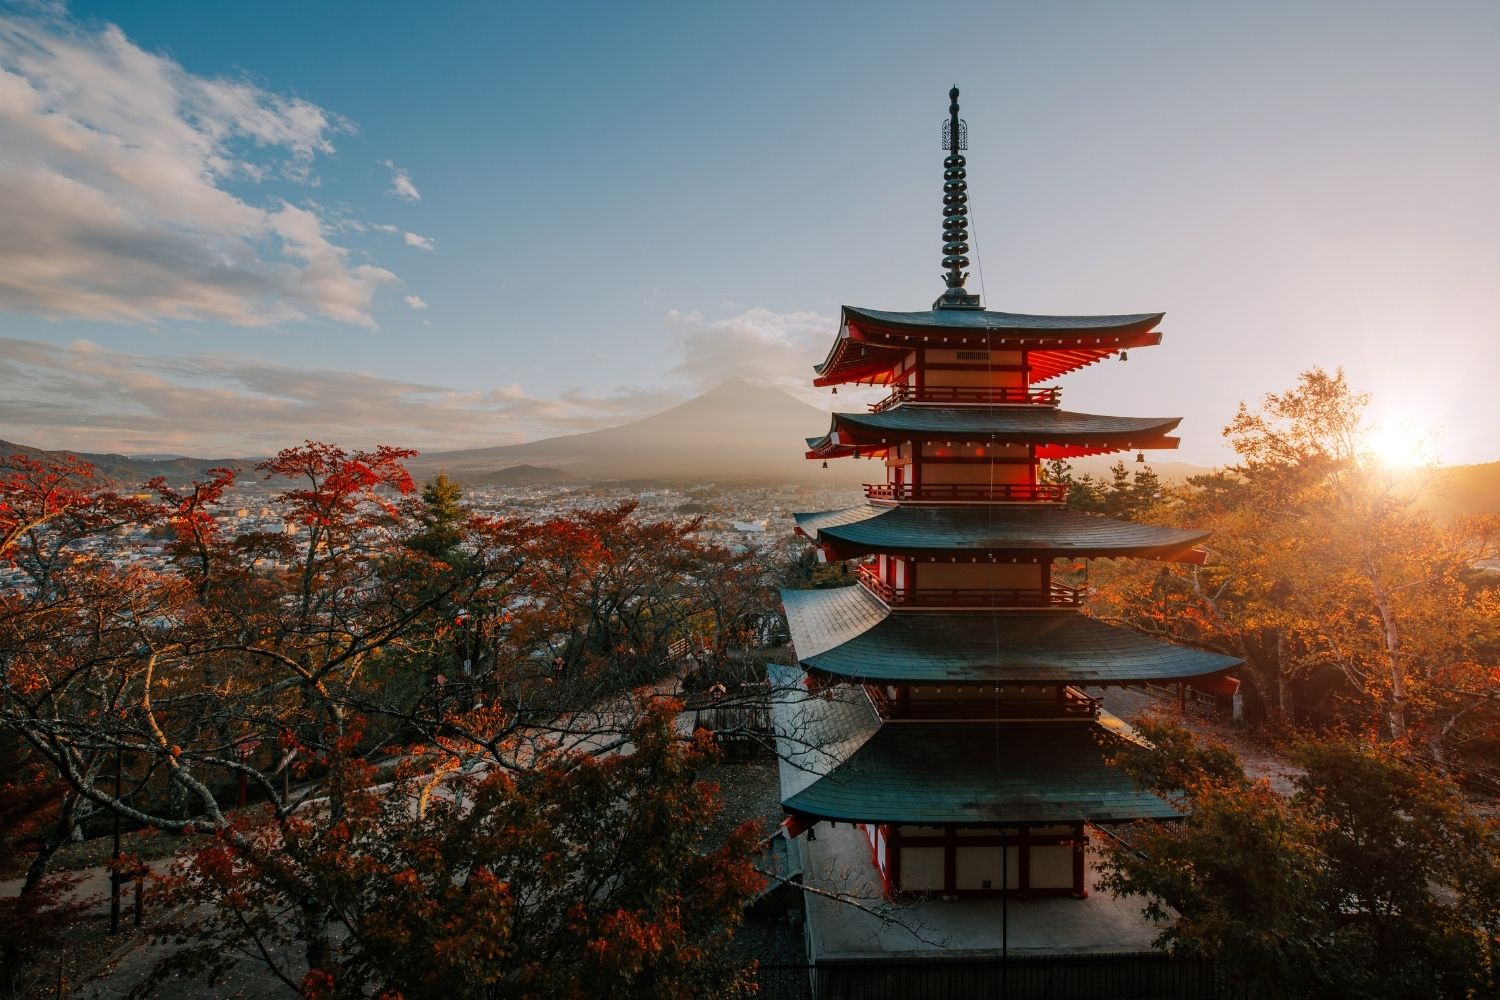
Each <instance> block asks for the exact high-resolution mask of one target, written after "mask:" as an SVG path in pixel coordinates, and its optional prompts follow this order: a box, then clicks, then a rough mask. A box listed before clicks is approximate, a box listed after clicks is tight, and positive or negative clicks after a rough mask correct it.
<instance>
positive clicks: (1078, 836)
mask: <svg viewBox="0 0 1500 1000" xmlns="http://www.w3.org/2000/svg"><path fill="white" fill-rule="evenodd" d="M1088 842H1089V841H1088V838H1087V837H1086V836H1084V833H1083V824H1082V823H1079V824H1078V825H1077V826H1075V827H1074V828H1073V898H1074V899H1087V898H1088V895H1089V887H1088V886H1087V885H1086V884H1085V882H1084V877H1083V869H1084V863H1083V861H1084V854H1085V853H1086V850H1085V849H1086V848H1087V846H1088Z"/></svg>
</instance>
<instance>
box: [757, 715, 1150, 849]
mask: <svg viewBox="0 0 1500 1000" xmlns="http://www.w3.org/2000/svg"><path fill="white" fill-rule="evenodd" d="M1117 739H1118V738H1117V737H1114V736H1112V735H1110V734H1109V733H1108V732H1107V731H1106V730H1104V729H1103V728H1102V727H1100V726H1098V725H1095V724H1093V723H1061V724H1058V723H1053V724H1045V723H1043V724H1036V725H1030V726H1024V725H1022V726H1016V725H1012V726H999V727H997V726H994V725H991V724H962V725H959V724H948V725H942V724H932V725H905V724H891V723H887V724H886V725H884V726H882V727H881V728H880V730H879V731H878V732H877V733H875V735H874V736H872V737H870V739H869V740H868V741H866V742H865V744H864V745H863V746H861V747H860V748H859V749H858V750H857V751H855V752H854V754H853V756H851V757H850V758H849V759H848V760H847V761H846V762H845V763H843V764H842V765H841V766H839V767H837V768H835V769H834V770H832V771H831V772H829V773H828V774H827V775H824V776H823V777H822V778H820V779H818V780H817V781H815V782H813V783H812V784H811V785H809V786H807V787H806V788H804V789H802V790H801V791H799V792H797V793H795V794H793V795H791V796H790V797H788V798H786V799H784V800H783V801H782V806H783V808H785V809H786V810H787V811H788V812H793V813H798V814H801V815H804V816H808V817H811V818H817V819H828V820H848V821H857V822H893V823H912V824H923V825H936V824H944V823H967V824H1012V823H1067V822H1076V821H1078V820H1085V821H1089V822H1098V823H1109V822H1120V821H1124V820H1131V819H1172V818H1175V817H1177V816H1178V815H1179V813H1178V812H1177V811H1176V810H1174V809H1173V808H1172V807H1171V806H1170V805H1168V804H1167V803H1166V802H1164V801H1162V800H1161V799H1159V798H1157V797H1156V796H1155V795H1152V794H1151V793H1149V792H1144V791H1140V790H1139V789H1137V788H1136V787H1135V785H1134V784H1133V783H1132V782H1131V780H1130V778H1129V777H1128V776H1127V775H1126V774H1125V772H1123V771H1121V770H1120V769H1119V768H1116V767H1112V766H1111V765H1110V764H1109V763H1107V762H1106V760H1105V759H1104V755H1105V753H1106V747H1108V746H1111V745H1114V744H1115V743H1116V741H1117Z"/></svg>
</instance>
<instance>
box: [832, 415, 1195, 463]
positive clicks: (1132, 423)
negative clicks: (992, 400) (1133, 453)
mask: <svg viewBox="0 0 1500 1000" xmlns="http://www.w3.org/2000/svg"><path fill="white" fill-rule="evenodd" d="M1181 422H1182V418H1181V417H1111V416H1101V415H1098V414H1092V413H1072V412H1069V411H1067V410H1057V409H1053V408H1051V407H1041V406H1014V407H993V408H990V407H936V406H898V407H895V408H894V409H890V410H885V411H883V412H880V413H835V414H833V415H832V419H831V423H830V425H829V429H828V433H827V434H824V435H823V436H822V437H821V438H808V439H807V443H808V449H809V454H810V455H812V456H813V457H832V456H835V455H842V454H849V453H851V452H852V451H853V449H854V448H864V449H871V448H883V447H885V446H887V445H889V444H897V443H901V442H904V441H917V442H923V443H929V442H942V441H957V442H962V443H964V444H974V443H981V442H982V443H986V444H989V443H994V444H1034V445H1040V446H1043V447H1047V446H1051V447H1054V448H1056V449H1085V450H1087V449H1097V450H1098V451H1100V452H1104V451H1122V450H1126V449H1131V448H1173V447H1176V445H1177V439H1176V438H1170V437H1167V436H1166V435H1167V432H1168V431H1171V430H1173V429H1174V428H1175V427H1176V426H1177V425H1178V424H1179V423H1181Z"/></svg>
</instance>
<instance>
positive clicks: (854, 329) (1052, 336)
mask: <svg viewBox="0 0 1500 1000" xmlns="http://www.w3.org/2000/svg"><path fill="white" fill-rule="evenodd" d="M1163 315H1164V314H1163V313H1131V314H1128V315H1120V316H1034V315H1028V314H1026V313H1006V312H994V311H992V310H989V309H928V310H925V311H923V312H885V311H883V310H879V309H861V308H859V307H858V306H844V308H843V315H842V317H841V319H840V322H839V335H838V339H836V340H835V341H834V344H833V348H832V350H830V351H829V352H828V357H827V358H826V359H824V361H823V363H822V364H819V365H816V366H814V371H816V373H817V375H818V377H817V378H816V379H814V380H813V384H814V385H819V386H828V385H838V384H840V383H843V382H876V383H882V382H885V381H887V380H888V379H889V375H890V372H891V370H892V369H893V368H895V367H896V366H897V364H899V362H900V361H901V359H902V357H903V356H904V355H905V354H906V352H907V351H909V350H911V349H912V348H913V347H924V346H925V347H942V348H973V349H980V350H1017V351H1019V350H1025V351H1029V352H1031V359H1030V361H1031V378H1032V380H1033V381H1040V380H1044V379H1050V378H1056V377H1057V376H1059V375H1063V374H1066V373H1068V372H1071V371H1076V370H1077V369H1079V368H1082V367H1084V366H1085V365H1091V364H1093V363H1094V362H1096V361H1098V360H1100V359H1102V358H1106V357H1108V356H1109V355H1111V354H1114V353H1116V352H1118V351H1122V350H1125V349H1127V348H1131V347H1152V346H1154V345H1156V344H1159V343H1161V332H1160V331H1158V330H1156V329H1154V328H1155V326H1156V324H1158V323H1160V322H1161V318H1162V316H1163Z"/></svg>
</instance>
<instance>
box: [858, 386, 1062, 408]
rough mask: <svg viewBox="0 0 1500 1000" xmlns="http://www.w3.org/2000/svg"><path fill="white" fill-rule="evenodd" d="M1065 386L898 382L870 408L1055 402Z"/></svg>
mask: <svg viewBox="0 0 1500 1000" xmlns="http://www.w3.org/2000/svg"><path fill="white" fill-rule="evenodd" d="M1061 401H1062V390H1061V389H1059V388H1057V387H1056V386H1050V387H1046V388H1039V389H1032V388H1029V387H1022V386H1011V385H1004V386H945V385H925V386H922V387H920V388H918V387H917V386H914V385H897V386H892V387H891V394H890V395H889V396H887V397H885V398H884V399H882V400H881V401H880V402H878V403H871V404H870V410H871V411H872V412H874V413H879V412H880V411H882V410H889V409H890V408H891V407H893V406H895V405H897V404H898V403H947V404H951V405H956V406H1056V405H1057V404H1058V403H1060V402H1061Z"/></svg>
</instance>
